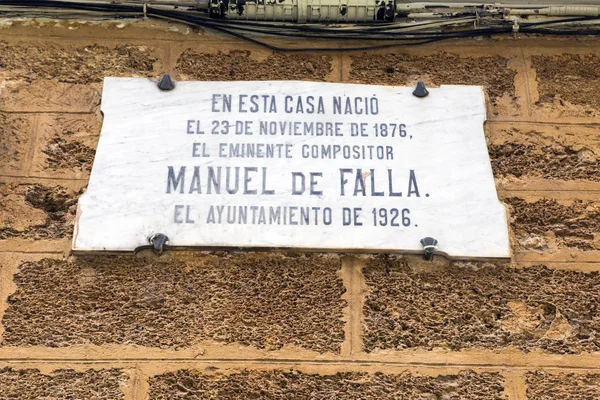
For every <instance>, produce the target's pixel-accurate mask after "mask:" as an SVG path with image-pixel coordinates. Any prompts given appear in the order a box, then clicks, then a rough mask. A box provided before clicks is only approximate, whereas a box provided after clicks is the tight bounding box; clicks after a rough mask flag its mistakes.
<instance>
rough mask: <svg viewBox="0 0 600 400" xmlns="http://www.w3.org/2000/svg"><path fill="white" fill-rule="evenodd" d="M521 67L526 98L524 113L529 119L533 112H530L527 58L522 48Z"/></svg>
mask: <svg viewBox="0 0 600 400" xmlns="http://www.w3.org/2000/svg"><path fill="white" fill-rule="evenodd" d="M521 67H522V69H523V71H522V72H523V74H524V78H525V85H524V86H525V97H526V100H527V101H526V110H525V111H526V112H527V118H531V117H532V115H533V111H532V110H531V106H532V105H531V90H530V87H529V85H530V82H529V71H528V69H529V68H528V65H527V57H526V56H525V49H523V46H521Z"/></svg>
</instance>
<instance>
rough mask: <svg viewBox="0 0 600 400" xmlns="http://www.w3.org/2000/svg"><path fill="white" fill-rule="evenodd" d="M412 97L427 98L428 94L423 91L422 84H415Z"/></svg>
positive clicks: (425, 90) (423, 85)
mask: <svg viewBox="0 0 600 400" xmlns="http://www.w3.org/2000/svg"><path fill="white" fill-rule="evenodd" d="M413 95H414V96H417V97H427V96H428V95H429V92H428V91H427V89H425V84H424V83H423V82H418V83H417V88H416V89H415V90H414V91H413Z"/></svg>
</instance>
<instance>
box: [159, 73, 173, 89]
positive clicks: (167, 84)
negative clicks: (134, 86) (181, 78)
mask: <svg viewBox="0 0 600 400" xmlns="http://www.w3.org/2000/svg"><path fill="white" fill-rule="evenodd" d="M157 86H158V88H159V89H160V90H164V91H169V90H173V89H175V82H173V80H172V79H171V77H170V76H169V74H164V75H163V77H162V78H161V79H160V81H158V84H157Z"/></svg>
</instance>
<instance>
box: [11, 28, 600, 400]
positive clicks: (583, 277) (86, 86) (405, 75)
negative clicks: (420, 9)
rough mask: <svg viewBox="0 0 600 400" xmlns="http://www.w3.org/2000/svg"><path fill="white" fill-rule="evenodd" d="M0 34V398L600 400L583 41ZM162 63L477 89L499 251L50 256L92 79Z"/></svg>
mask: <svg viewBox="0 0 600 400" xmlns="http://www.w3.org/2000/svg"><path fill="white" fill-rule="evenodd" d="M3 26H4V28H2V29H0V321H1V323H0V399H4V398H22V399H28V398H31V399H33V398H41V397H43V398H50V397H52V398H72V399H116V398H122V399H129V400H132V399H172V398H190V399H194V398H197V399H200V398H223V399H248V398H294V397H296V398H334V397H335V398H356V399H359V398H360V399H386V398H398V397H401V398H414V399H495V398H497V399H510V400H523V399H556V398H561V399H592V398H598V397H600V391H599V389H598V388H599V387H600V371H599V370H600V353H599V350H600V310H599V307H598V306H599V301H600V299H599V295H600V294H599V293H600V277H599V275H598V271H600V128H599V124H598V117H599V116H600V97H599V96H598V91H599V90H600V40H597V39H590V38H588V39H580V40H570V39H565V40H557V39H555V38H553V39H551V40H550V39H548V40H546V39H539V38H537V39H520V40H518V41H514V40H511V39H508V38H506V39H501V40H481V41H457V42H443V44H440V45H433V44H431V45H428V46H424V47H418V48H414V47H413V48H406V49H405V48H398V49H396V50H388V51H385V52H369V53H353V54H346V53H340V52H329V53H310V54H291V53H290V54H287V53H286V54H273V53H272V52H270V51H266V50H264V49H261V48H258V47H255V46H251V45H249V44H247V43H242V42H238V41H234V40H231V39H229V38H227V37H223V36H219V35H213V34H204V33H203V32H198V31H189V32H188V33H186V34H184V33H181V31H185V30H186V28H185V27H182V26H177V27H174V26H169V25H167V24H163V23H156V22H143V23H136V24H130V25H127V24H122V23H121V22H119V23H102V24H95V25H92V24H86V23H68V22H61V23H55V22H52V23H45V24H44V25H43V26H40V23H39V22H35V21H34V22H30V21H29V22H15V23H12V24H6V23H5V24H4V25H3ZM177 30H179V32H177ZM305 44H307V45H310V43H305ZM165 72H167V73H170V74H171V75H172V76H173V77H174V78H175V79H176V80H184V79H193V80H266V79H269V80H271V79H293V80H317V81H331V82H348V83H352V82H359V83H370V84H380V85H414V84H415V83H416V82H417V81H419V80H422V81H424V82H425V83H426V84H427V85H429V86H434V85H440V84H476V85H483V86H484V87H485V89H486V93H487V98H488V122H487V124H486V135H487V139H488V145H489V153H490V157H491V161H492V166H493V169H494V174H495V178H496V183H497V188H498V193H499V195H500V198H501V200H502V201H503V202H504V204H505V205H506V207H507V209H508V210H509V212H510V221H511V235H512V243H513V259H512V261H511V262H510V263H496V264H491V263H483V262H469V263H466V262H448V261H446V260H444V259H442V258H439V257H436V258H435V259H434V260H433V261H432V262H425V261H423V260H421V259H420V258H419V257H401V256H389V257H386V256H362V257H349V256H348V257H347V256H344V255H337V254H302V253H293V254H292V253H289V254H288V253H286V254H279V253H273V254H244V253H239V254H231V253H222V252H216V253H202V252H180V253H167V254H165V255H163V256H161V257H157V256H155V255H153V254H152V253H146V252H143V253H141V254H139V255H138V256H135V257H134V256H131V257H127V256H119V257H118V256H85V257H82V256H77V257H76V256H72V255H70V254H69V249H70V240H71V236H72V223H73V218H74V213H75V208H76V201H77V198H78V196H79V195H80V194H81V193H83V191H84V190H85V187H86V185H87V182H88V178H89V173H90V170H91V165H92V162H93V156H94V151H95V146H96V143H97V140H98V136H99V133H100V127H101V123H102V116H101V114H100V111H99V101H100V93H101V87H102V78H103V77H104V76H136V77H148V78H152V79H157V78H158V77H160V76H161V75H162V73H165Z"/></svg>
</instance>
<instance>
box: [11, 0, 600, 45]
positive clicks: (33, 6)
mask: <svg viewBox="0 0 600 400" xmlns="http://www.w3.org/2000/svg"><path fill="white" fill-rule="evenodd" d="M0 6H13V7H17V9H18V10H19V13H20V14H21V15H22V16H26V15H27V13H28V12H31V11H32V10H36V11H38V12H40V10H43V11H44V12H57V11H58V12H61V13H62V14H64V13H65V12H69V11H83V12H92V13H95V14H100V15H101V16H102V17H107V18H115V19H116V18H141V17H150V18H161V19H167V20H170V21H178V22H182V23H185V24H188V25H192V26H198V27H202V28H208V29H213V30H215V31H218V32H222V33H225V34H227V35H230V36H233V37H236V38H240V39H243V40H246V41H249V42H251V43H254V44H257V45H260V46H263V47H266V48H268V49H270V50H274V51H281V52H308V51H332V50H334V51H362V50H377V49H385V48H390V47H397V46H417V45H422V44H427V43H433V42H438V41H441V40H448V39H464V38H475V37H489V36H492V35H499V34H510V33H514V32H517V31H518V32H519V33H524V34H541V35H598V34H600V29H598V28H593V29H590V28H589V26H590V24H591V26H592V27H593V26H597V25H598V24H600V18H599V17H593V16H592V17H575V18H562V19H551V20H547V21H540V22H521V23H520V24H518V25H517V24H516V20H510V19H501V18H500V19H490V20H482V19H480V18H479V16H478V15H477V13H476V12H472V14H473V15H468V13H460V14H458V15H451V16H448V17H446V18H445V19H444V20H441V21H429V22H420V23H411V24H398V23H394V22H378V23H376V24H354V25H347V24H346V25H342V26H340V25H339V24H338V25H333V26H327V25H318V24H297V23H282V22H258V21H251V22H250V21H237V20H226V19H215V18H210V17H208V16H206V14H203V13H202V12H199V11H198V10H196V9H193V8H185V7H183V8H182V7H164V6H152V5H149V4H114V3H109V2H105V3H102V2H95V3H92V2H83V1H81V2H78V1H53V0H0ZM576 23H579V24H586V25H585V27H578V28H577V29H565V28H564V27H572V26H573V25H574V24H576ZM486 24H487V25H488V26H485V25H486ZM475 25H478V27H475ZM465 26H466V27H467V28H465ZM550 26H555V27H556V26H559V27H560V29H556V28H550ZM446 27H449V28H452V29H448V30H443V29H444V28H446ZM457 27H461V28H460V29H457ZM516 28H517V29H516ZM432 29H436V30H432ZM261 36H271V37H273V36H278V37H291V38H301V39H309V40H322V39H333V40H351V41H355V40H361V41H374V42H377V44H373V45H367V46H360V47H338V46H336V47H335V48H334V47H308V48H298V47H279V46H276V45H273V44H270V43H268V42H265V41H263V40H261V39H259V37H261ZM382 42H385V43H382Z"/></svg>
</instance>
